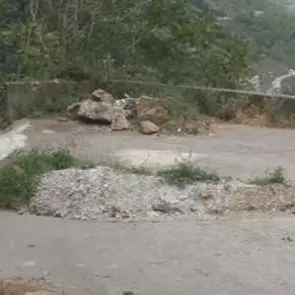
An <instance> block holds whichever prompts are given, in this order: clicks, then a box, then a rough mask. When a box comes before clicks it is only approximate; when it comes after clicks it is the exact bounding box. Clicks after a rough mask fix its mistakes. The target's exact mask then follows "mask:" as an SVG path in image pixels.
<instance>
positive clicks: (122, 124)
mask: <svg viewBox="0 0 295 295" xmlns="http://www.w3.org/2000/svg"><path fill="white" fill-rule="evenodd" d="M129 128H130V124H129V122H128V120H127V119H126V114H125V110H124V109H122V108H121V107H119V106H116V107H114V109H113V118H112V125H111V129H112V130H113V131H121V130H127V129H129Z"/></svg>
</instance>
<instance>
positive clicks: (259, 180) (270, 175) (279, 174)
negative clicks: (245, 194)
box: [249, 167, 288, 185]
mask: <svg viewBox="0 0 295 295" xmlns="http://www.w3.org/2000/svg"><path fill="white" fill-rule="evenodd" d="M249 183H250V184H255V185H270V184H283V185H287V184H288V180H287V178H286V176H285V171H284V169H283V168H282V167H277V168H276V169H274V170H273V171H266V172H265V176H264V177H255V178H253V179H250V180H249Z"/></svg>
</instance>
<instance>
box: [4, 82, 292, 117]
mask: <svg viewBox="0 0 295 295" xmlns="http://www.w3.org/2000/svg"><path fill="white" fill-rule="evenodd" d="M95 88H104V89H106V90H108V91H109V92H111V93H112V94H113V95H114V96H115V97H118V98H119V97H123V94H124V93H128V94H129V95H131V96H132V95H134V96H139V95H141V94H146V95H156V94H159V93H160V92H163V91H167V89H168V90H169V92H170V93H173V92H175V93H181V96H182V97H183V96H185V97H186V98H188V97H189V98H190V99H193V100H197V101H199V104H200V105H201V106H202V107H203V108H204V110H205V111H208V112H212V113H215V112H216V111H218V110H219V109H220V107H221V106H222V105H224V104H225V103H227V102H228V101H233V100H236V99H238V100H239V101H242V102H244V103H245V104H247V105H255V106H257V107H259V108H260V109H269V110H275V111H276V112H279V113H280V114H281V115H283V116H287V117H290V116H293V114H294V113H295V99H294V98H295V97H293V96H287V95H280V96H278V97H273V96H269V95H266V94H263V93H257V92H249V91H238V90H230V89H220V88H218V89H217V88H204V87H191V86H181V87H167V85H162V84H155V83H148V82H130V81H118V80H116V81H115V80H113V81H107V82H103V83H93V82H89V81H85V82H75V81H63V80H50V81H36V82H31V81H20V82H9V83H6V84H5V89H4V98H3V103H2V114H5V115H6V116H7V117H8V118H10V119H17V118H20V117H22V115H23V113H24V112H23V110H24V109H26V108H27V107H28V106H30V105H36V106H37V107H38V106H40V107H42V104H44V103H48V102H52V101H55V100H57V99H62V95H63V94H66V93H75V92H76V91H85V93H89V92H90V91H92V90H93V89H95ZM3 110H4V111H3Z"/></svg>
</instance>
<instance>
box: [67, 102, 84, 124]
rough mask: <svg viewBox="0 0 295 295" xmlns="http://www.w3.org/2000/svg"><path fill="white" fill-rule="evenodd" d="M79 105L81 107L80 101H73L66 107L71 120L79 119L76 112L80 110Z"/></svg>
mask: <svg viewBox="0 0 295 295" xmlns="http://www.w3.org/2000/svg"><path fill="white" fill-rule="evenodd" d="M80 107H81V103H80V102H75V103H72V104H71V105H69V106H68V107H67V116H68V117H69V118H70V119H72V120H77V119H79V116H78V112H79V110H80Z"/></svg>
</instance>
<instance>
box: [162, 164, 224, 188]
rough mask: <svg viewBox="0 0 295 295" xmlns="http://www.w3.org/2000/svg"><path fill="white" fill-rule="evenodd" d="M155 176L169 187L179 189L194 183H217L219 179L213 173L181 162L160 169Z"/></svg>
mask: <svg viewBox="0 0 295 295" xmlns="http://www.w3.org/2000/svg"><path fill="white" fill-rule="evenodd" d="M157 176H159V177H161V178H162V180H163V181H164V182H166V183H168V184H169V185H176V186H178V187H180V188H183V187H185V186H186V185H189V184H193V183H196V182H214V183H215V182H219V181H220V180H221V178H220V177H219V176H218V175H217V173H216V172H215V171H212V170H209V169H204V168H201V167H199V166H196V165H194V164H192V163H190V162H189V161H181V162H179V163H176V164H175V165H173V166H171V167H168V168H164V169H161V170H160V171H158V172H157Z"/></svg>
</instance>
